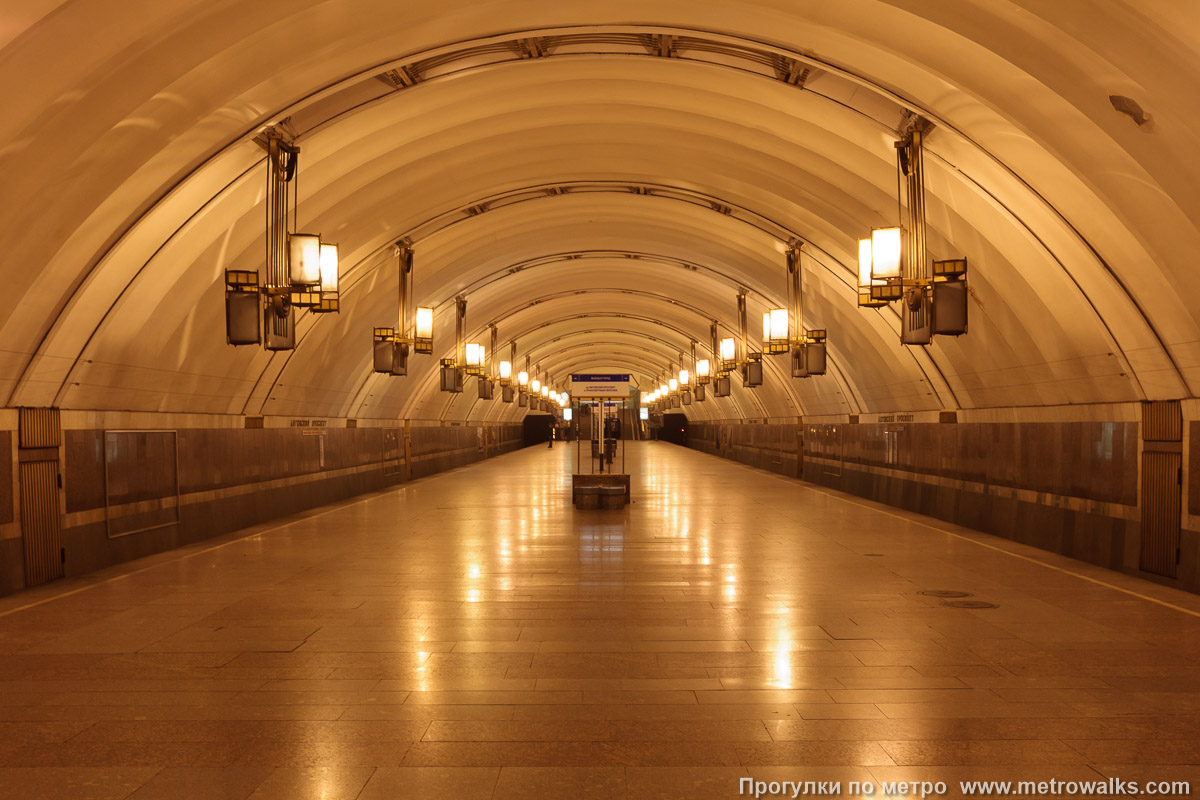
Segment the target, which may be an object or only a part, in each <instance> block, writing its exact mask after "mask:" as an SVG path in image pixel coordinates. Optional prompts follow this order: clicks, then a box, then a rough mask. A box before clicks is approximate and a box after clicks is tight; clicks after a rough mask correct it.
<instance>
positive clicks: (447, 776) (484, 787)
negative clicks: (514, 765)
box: [357, 767, 500, 800]
mask: <svg viewBox="0 0 1200 800" xmlns="http://www.w3.org/2000/svg"><path fill="white" fill-rule="evenodd" d="M499 777H500V769H499V768H498V767H380V768H379V769H377V770H375V773H374V774H373V775H372V776H371V779H370V780H369V781H367V785H366V786H365V787H363V790H362V793H361V794H360V795H359V796H358V798H357V800H396V798H400V797H430V798H433V797H446V798H455V800H490V798H491V797H492V793H493V792H494V791H495V789H496V782H497V780H498V778H499Z"/></svg>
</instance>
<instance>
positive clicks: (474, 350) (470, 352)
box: [467, 342, 484, 367]
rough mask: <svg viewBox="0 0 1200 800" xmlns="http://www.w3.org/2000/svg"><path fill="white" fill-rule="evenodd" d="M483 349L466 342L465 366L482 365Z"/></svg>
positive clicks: (473, 343) (475, 344) (481, 346)
mask: <svg viewBox="0 0 1200 800" xmlns="http://www.w3.org/2000/svg"><path fill="white" fill-rule="evenodd" d="M483 358H484V347H483V345H481V344H479V343H477V342H467V366H468V367H478V366H482V365H483Z"/></svg>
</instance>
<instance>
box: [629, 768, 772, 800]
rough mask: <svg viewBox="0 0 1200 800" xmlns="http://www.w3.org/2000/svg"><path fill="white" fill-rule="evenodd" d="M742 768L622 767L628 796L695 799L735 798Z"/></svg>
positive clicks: (650, 799)
mask: <svg viewBox="0 0 1200 800" xmlns="http://www.w3.org/2000/svg"><path fill="white" fill-rule="evenodd" d="M748 775H749V773H748V772H747V771H746V769H745V768H744V767H707V768H705V767H698V768H686V769H684V768H680V767H629V768H628V769H626V770H625V784H626V790H627V792H628V794H627V796H628V797H636V798H639V799H640V798H645V799H646V800H677V798H682V797H687V798H696V800H708V798H722V799H723V800H727V799H728V798H731V797H736V796H738V795H737V792H738V781H739V780H741V779H742V778H744V777H747V776H748Z"/></svg>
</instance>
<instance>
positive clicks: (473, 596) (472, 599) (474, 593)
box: [467, 589, 479, 603]
mask: <svg viewBox="0 0 1200 800" xmlns="http://www.w3.org/2000/svg"><path fill="white" fill-rule="evenodd" d="M467 602H468V603H478V602H479V590H478V589H469V590H468V591H467Z"/></svg>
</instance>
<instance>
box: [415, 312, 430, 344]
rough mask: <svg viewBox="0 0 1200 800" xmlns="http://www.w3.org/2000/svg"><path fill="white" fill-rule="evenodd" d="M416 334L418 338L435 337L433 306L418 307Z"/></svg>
mask: <svg viewBox="0 0 1200 800" xmlns="http://www.w3.org/2000/svg"><path fill="white" fill-rule="evenodd" d="M416 336H417V338H418V339H432V338H433V309H432V308H420V307H418V308H417V330H416Z"/></svg>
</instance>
